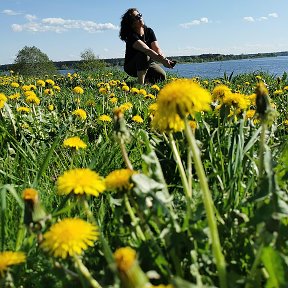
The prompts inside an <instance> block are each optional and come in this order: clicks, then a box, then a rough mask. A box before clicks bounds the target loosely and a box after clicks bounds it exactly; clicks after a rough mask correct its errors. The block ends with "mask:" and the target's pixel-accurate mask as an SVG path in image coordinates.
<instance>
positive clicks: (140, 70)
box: [124, 52, 150, 84]
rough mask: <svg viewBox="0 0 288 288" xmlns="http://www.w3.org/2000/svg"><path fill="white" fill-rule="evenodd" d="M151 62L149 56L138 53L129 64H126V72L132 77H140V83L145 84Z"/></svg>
mask: <svg viewBox="0 0 288 288" xmlns="http://www.w3.org/2000/svg"><path fill="white" fill-rule="evenodd" d="M149 61H150V57H149V56H147V55H146V54H144V53H142V52H138V53H137V54H136V55H135V56H134V57H133V58H132V59H131V60H130V61H129V62H128V63H125V65H124V71H125V72H126V73H127V74H128V75H130V76H132V77H138V82H139V83H140V84H144V82H145V76H146V73H147V71H148V67H149Z"/></svg>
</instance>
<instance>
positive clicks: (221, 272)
mask: <svg viewBox="0 0 288 288" xmlns="http://www.w3.org/2000/svg"><path fill="white" fill-rule="evenodd" d="M185 134H186V137H187V140H188V143H189V147H190V149H191V150H192V153H193V159H194V165H195V170H196V173H197V176H198V178H199V183H200V187H201V190H202V198H203V202H204V207H205V211H206V215H207V221H208V226H209V229H210V235H211V236H210V237H211V240H212V250H213V253H214V257H215V262H216V266H217V270H218V276H219V280H220V287H222V288H224V287H228V286H227V273H226V263H225V258H224V255H223V253H222V248H221V243H220V239H219V234H218V228H217V222H216V217H215V214H214V203H213V200H212V196H211V193H210V191H209V187H208V182H207V178H206V175H205V172H204V168H203V164H202V161H201V158H200V151H199V148H198V146H197V144H196V139H195V137H194V135H193V133H192V131H191V128H190V126H189V123H188V120H187V119H186V118H185Z"/></svg>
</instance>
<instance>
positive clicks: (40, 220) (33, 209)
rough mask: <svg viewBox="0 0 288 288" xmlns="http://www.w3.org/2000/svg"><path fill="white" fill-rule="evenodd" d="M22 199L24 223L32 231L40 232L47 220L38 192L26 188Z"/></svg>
mask: <svg viewBox="0 0 288 288" xmlns="http://www.w3.org/2000/svg"><path fill="white" fill-rule="evenodd" d="M22 197H23V200H24V205H25V206H24V207H25V209H24V223H25V224H26V225H27V226H29V228H30V229H32V230H33V231H35V230H40V229H41V228H42V227H44V226H45V221H46V220H47V219H48V218H47V214H46V212H45V210H44V208H43V206H42V204H41V201H40V199H39V194H38V191H37V190H36V189H34V188H26V189H24V190H23V193H22Z"/></svg>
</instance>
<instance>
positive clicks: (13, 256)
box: [0, 251, 26, 277]
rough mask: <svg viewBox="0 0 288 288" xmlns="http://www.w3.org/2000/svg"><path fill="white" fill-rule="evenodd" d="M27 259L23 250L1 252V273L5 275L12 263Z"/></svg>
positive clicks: (15, 263)
mask: <svg viewBox="0 0 288 288" xmlns="http://www.w3.org/2000/svg"><path fill="white" fill-rule="evenodd" d="M25 261H26V256H25V254H24V253H23V252H13V251H4V252H0V275H1V276H2V277H3V276H4V272H6V271H7V270H8V268H9V267H10V266H12V265H17V264H20V263H23V262H25Z"/></svg>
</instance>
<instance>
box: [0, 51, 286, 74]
mask: <svg viewBox="0 0 288 288" xmlns="http://www.w3.org/2000/svg"><path fill="white" fill-rule="evenodd" d="M276 56H288V51H284V52H271V53H256V54H238V55H233V54H228V55H225V54H201V55H195V56H194V55H191V56H171V57H168V58H170V59H173V60H176V61H177V62H178V63H202V62H214V61H227V60H239V59H251V58H263V57H276ZM80 57H81V60H78V61H56V62H52V61H51V60H49V58H48V56H47V55H45V54H44V53H42V52H41V51H40V50H39V49H38V48H36V47H34V46H33V47H27V46H25V47H24V48H23V49H22V50H20V51H19V52H18V55H17V57H16V60H15V62H14V64H7V65H0V71H9V70H16V71H17V72H19V71H21V72H22V73H23V71H24V72H25V73H26V72H27V71H30V72H34V73H39V70H40V71H41V72H43V73H44V72H45V73H46V72H47V71H49V72H52V71H54V72H55V69H56V71H57V70H69V69H73V70H81V71H89V72H91V71H93V70H97V69H100V68H103V67H105V66H120V67H121V66H123V65H124V58H111V59H99V57H97V56H95V55H94V53H93V51H92V50H91V49H86V50H84V51H83V52H82V53H81V55H80ZM43 63H44V64H45V65H44V66H45V69H43ZM52 64H53V65H52ZM54 68H55V69H54ZM30 72H27V73H28V74H29V73H30ZM47 74H50V73H47Z"/></svg>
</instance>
